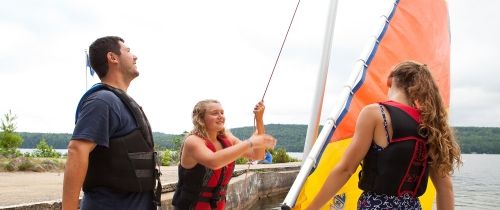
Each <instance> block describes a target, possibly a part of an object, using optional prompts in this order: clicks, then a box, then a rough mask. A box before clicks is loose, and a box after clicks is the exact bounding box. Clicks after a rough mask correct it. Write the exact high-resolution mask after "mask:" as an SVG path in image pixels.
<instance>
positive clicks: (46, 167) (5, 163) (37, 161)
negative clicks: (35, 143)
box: [0, 157, 65, 172]
mask: <svg viewBox="0 0 500 210" xmlns="http://www.w3.org/2000/svg"><path fill="white" fill-rule="evenodd" d="M64 164H65V159H63V158H34V157H16V158H0V172H15V171H34V172H49V171H50V172H60V171H63V170H64Z"/></svg>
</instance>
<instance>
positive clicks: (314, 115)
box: [302, 0, 338, 160]
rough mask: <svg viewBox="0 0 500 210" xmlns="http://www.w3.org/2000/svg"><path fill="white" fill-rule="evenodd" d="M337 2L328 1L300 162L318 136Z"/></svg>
mask: <svg viewBox="0 0 500 210" xmlns="http://www.w3.org/2000/svg"><path fill="white" fill-rule="evenodd" d="M337 2H338V1H337V0H332V1H330V5H329V10H328V19H327V22H326V30H325V36H324V41H323V43H324V44H323V52H322V56H321V65H320V68H319V72H318V78H317V82H316V91H314V92H315V95H314V99H313V106H312V110H311V117H310V119H309V124H308V126H307V133H306V139H305V142H304V151H303V152H304V154H303V156H302V160H305V159H306V158H307V155H308V154H309V151H311V148H312V145H313V144H314V139H316V137H317V136H318V128H319V120H320V117H321V109H322V106H323V97H324V94H325V86H326V79H327V77H328V67H329V65H330V54H331V49H332V43H333V31H334V28H335V18H336V16H337Z"/></svg>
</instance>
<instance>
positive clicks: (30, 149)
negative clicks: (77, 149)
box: [19, 148, 68, 155]
mask: <svg viewBox="0 0 500 210" xmlns="http://www.w3.org/2000/svg"><path fill="white" fill-rule="evenodd" d="M35 150H36V149H32V148H29V149H27V148H21V149H19V151H20V152H21V154H24V153H27V152H29V153H32V154H33V152H34V151H35ZM55 150H56V152H59V153H61V155H65V154H66V153H68V149H55Z"/></svg>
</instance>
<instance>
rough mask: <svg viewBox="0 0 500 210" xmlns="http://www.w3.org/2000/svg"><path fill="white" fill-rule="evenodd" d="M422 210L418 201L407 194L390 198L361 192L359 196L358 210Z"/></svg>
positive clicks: (389, 196)
mask: <svg viewBox="0 0 500 210" xmlns="http://www.w3.org/2000/svg"><path fill="white" fill-rule="evenodd" d="M374 209H377V210H378V209H380V210H403V209H404V210H422V206H420V201H419V200H418V198H416V197H412V196H410V195H408V194H404V195H402V196H391V195H384V194H377V193H373V192H363V193H362V194H361V196H359V200H358V210H374Z"/></svg>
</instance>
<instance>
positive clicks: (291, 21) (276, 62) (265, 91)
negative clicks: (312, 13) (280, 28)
mask: <svg viewBox="0 0 500 210" xmlns="http://www.w3.org/2000/svg"><path fill="white" fill-rule="evenodd" d="M299 4H300V0H298V2H297V6H296V7H295V11H294V12H293V16H292V19H291V20H290V25H288V30H287V31H286V34H285V38H284V39H283V43H282V44H281V48H280V51H279V53H278V57H277V58H276V61H275V62H274V67H273V71H272V72H271V76H270V77H269V80H268V81H267V85H266V89H265V90H264V94H263V95H262V99H261V100H262V101H264V97H265V96H266V93H267V88H268V87H269V83H271V78H273V74H274V70H275V69H276V65H277V64H278V60H279V59H280V55H281V51H282V50H283V46H284V45H285V41H286V38H287V37H288V32H290V28H291V27H292V23H293V19H294V18H295V14H296V13H297V9H298V8H299Z"/></svg>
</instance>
